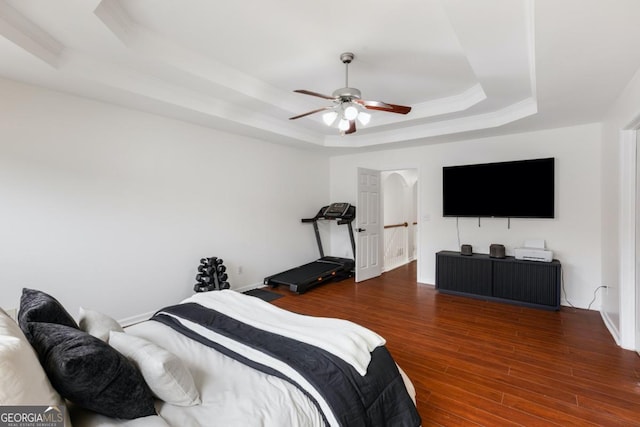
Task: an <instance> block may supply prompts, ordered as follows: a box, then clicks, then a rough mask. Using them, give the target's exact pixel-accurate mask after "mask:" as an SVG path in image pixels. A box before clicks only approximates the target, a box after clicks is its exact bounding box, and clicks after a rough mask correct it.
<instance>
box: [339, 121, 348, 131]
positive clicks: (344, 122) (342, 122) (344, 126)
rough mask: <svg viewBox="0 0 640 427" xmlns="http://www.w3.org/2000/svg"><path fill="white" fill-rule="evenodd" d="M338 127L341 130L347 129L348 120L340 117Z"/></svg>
mask: <svg viewBox="0 0 640 427" xmlns="http://www.w3.org/2000/svg"><path fill="white" fill-rule="evenodd" d="M338 129H340V130H341V131H345V130H349V120H345V119H341V120H340V123H338Z"/></svg>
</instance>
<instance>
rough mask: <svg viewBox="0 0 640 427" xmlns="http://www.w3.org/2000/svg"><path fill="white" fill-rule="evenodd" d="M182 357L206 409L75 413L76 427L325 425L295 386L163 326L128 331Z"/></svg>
mask: <svg viewBox="0 0 640 427" xmlns="http://www.w3.org/2000/svg"><path fill="white" fill-rule="evenodd" d="M127 333H130V334H133V335H136V336H139V337H142V338H145V339H147V340H149V341H151V342H154V343H156V344H158V345H160V346H161V347H164V348H165V349H167V350H169V351H170V352H172V353H174V354H176V355H178V356H179V357H180V358H181V359H182V360H183V361H184V362H185V364H186V365H187V367H188V368H189V369H190V370H191V373H192V374H193V377H194V380H195V382H196V387H197V388H198V390H199V391H200V398H201V399H202V405H197V406H190V407H182V406H174V405H170V404H166V403H164V402H161V401H156V409H157V411H158V414H159V416H156V417H146V418H140V419H137V420H132V421H124V420H114V419H111V418H108V417H104V416H101V415H96V414H92V413H88V412H84V411H75V410H74V411H72V412H73V419H72V422H73V425H74V426H89V427H94V426H101V427H106V426H126V427H138V426H140V427H142V426H144V427H147V426H166V425H167V424H168V425H170V426H175V427H188V426H194V427H200V426H207V427H209V426H210V427H216V426H220V427H233V426H247V427H250V426H256V427H258V426H261V427H267V426H271V427H282V426H322V425H323V421H322V416H321V415H320V413H319V412H318V411H317V409H316V407H315V406H314V404H313V403H312V402H311V401H310V400H309V399H308V398H307V397H306V396H305V395H304V394H303V393H302V392H301V391H299V390H298V389H297V388H296V387H295V386H292V385H290V384H289V383H287V382H286V381H283V380H281V379H279V378H275V377H272V376H269V375H266V374H263V373H261V372H258V371H256V370H254V369H252V368H250V367H247V366H245V365H243V364H242V363H239V362H236V361H235V360H233V359H230V358H228V357H226V356H224V355H222V354H220V353H218V352H217V351H215V350H213V349H211V348H209V347H206V346H204V345H202V344H200V343H198V342H195V341H193V340H191V339H189V338H187V337H185V336H183V335H181V334H179V333H178V332H175V331H174V330H173V329H171V328H169V327H167V326H165V325H163V324H160V323H158V322H153V321H147V322H143V323H140V324H137V325H134V326H131V327H129V328H127Z"/></svg>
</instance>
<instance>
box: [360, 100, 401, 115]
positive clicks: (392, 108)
mask: <svg viewBox="0 0 640 427" xmlns="http://www.w3.org/2000/svg"><path fill="white" fill-rule="evenodd" d="M354 102H357V103H358V104H360V105H363V106H364V107H365V108H366V109H368V110H379V111H386V112H388V113H398V114H407V113H408V112H409V111H411V107H406V106H404V105H397V104H388V103H386V102H380V101H365V100H356V101H354Z"/></svg>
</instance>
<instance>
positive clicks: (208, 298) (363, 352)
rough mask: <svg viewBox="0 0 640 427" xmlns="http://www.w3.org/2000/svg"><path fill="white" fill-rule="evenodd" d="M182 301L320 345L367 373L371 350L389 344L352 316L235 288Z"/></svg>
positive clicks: (356, 368)
mask: <svg viewBox="0 0 640 427" xmlns="http://www.w3.org/2000/svg"><path fill="white" fill-rule="evenodd" d="M182 302H183V303H186V302H194V303H198V304H200V305H203V306H205V307H208V308H211V309H213V310H216V311H218V312H220V313H223V314H226V315H228V316H231V317H233V318H235V319H237V320H239V321H241V322H243V323H246V324H248V325H251V326H255V327H257V328H259V329H262V330H264V331H269V332H273V333H276V334H279V335H283V336H285V337H289V338H293V339H295V340H298V341H301V342H304V343H307V344H310V345H314V346H316V347H320V348H322V349H324V350H326V351H328V352H329V353H332V354H333V355H335V356H337V357H339V358H341V359H342V360H344V361H345V362H347V363H349V364H350V365H351V366H353V367H354V368H355V370H356V371H357V372H358V373H359V374H360V375H363V376H364V375H366V374H367V366H369V362H370V361H371V352H372V351H373V350H374V349H375V348H376V347H379V346H381V345H384V344H385V340H384V338H382V337H381V336H380V335H378V334H376V333H375V332H373V331H371V330H370V329H367V328H364V327H362V326H360V325H358V324H355V323H353V322H349V321H348V320H343V319H334V318H328V317H313V316H303V315H300V314H296V313H292V312H290V311H286V310H282V309H280V308H278V307H276V306H274V305H272V304H269V303H265V302H264V301H262V300H260V299H258V298H247V297H246V296H245V295H242V294H240V293H238V292H236V291H232V290H223V291H219V292H215V293H213V292H203V293H199V294H195V295H193V296H192V297H189V298H187V299H185V300H184V301H182Z"/></svg>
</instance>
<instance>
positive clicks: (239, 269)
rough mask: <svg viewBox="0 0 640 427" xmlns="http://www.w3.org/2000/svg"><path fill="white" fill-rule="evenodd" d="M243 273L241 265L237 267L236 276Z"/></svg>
mask: <svg viewBox="0 0 640 427" xmlns="http://www.w3.org/2000/svg"><path fill="white" fill-rule="evenodd" d="M243 271H244V269H243V268H242V266H241V265H239V266H238V274H242V272H243Z"/></svg>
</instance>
